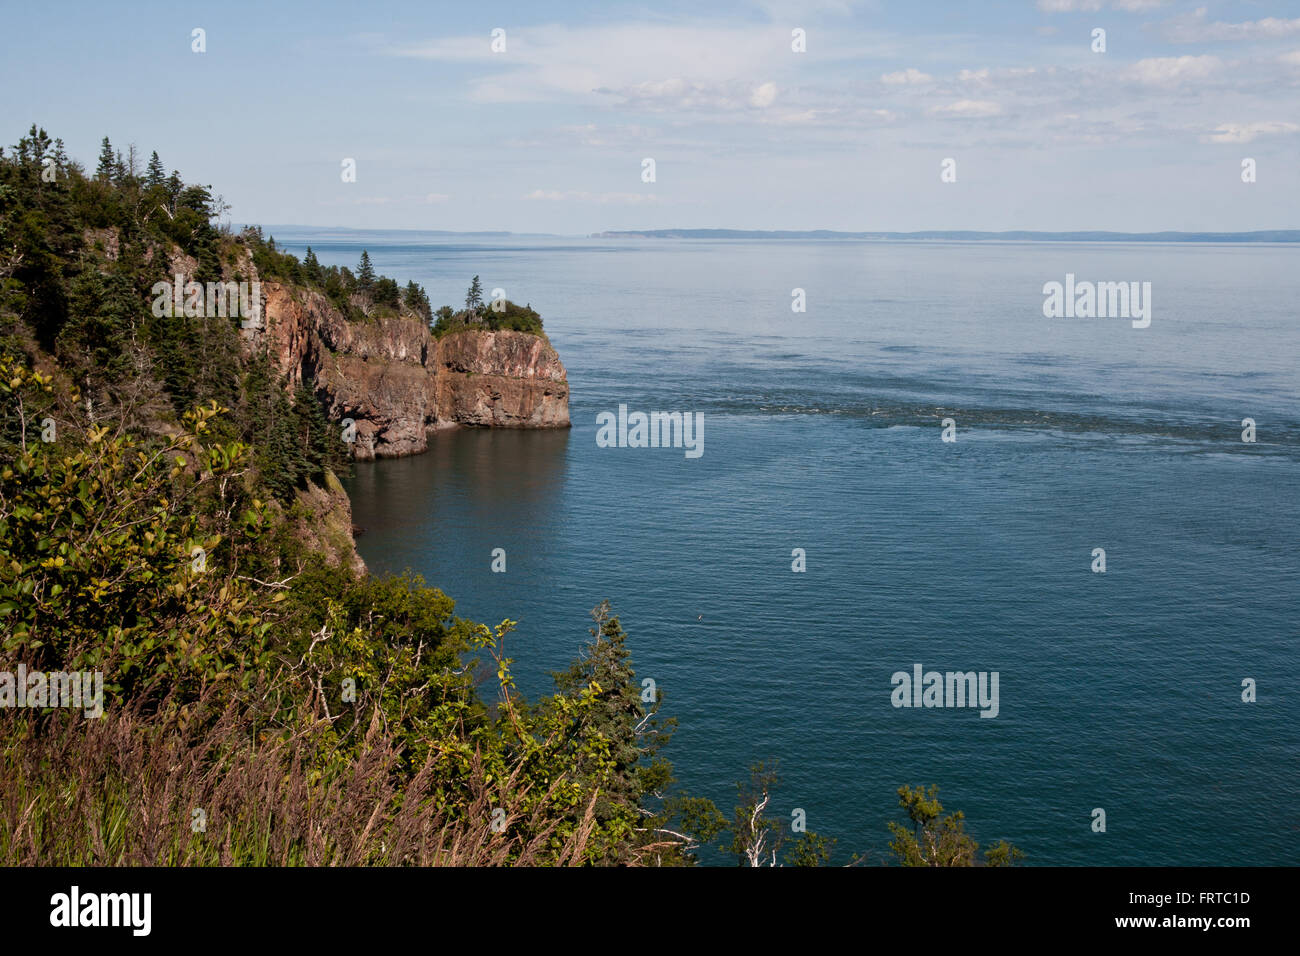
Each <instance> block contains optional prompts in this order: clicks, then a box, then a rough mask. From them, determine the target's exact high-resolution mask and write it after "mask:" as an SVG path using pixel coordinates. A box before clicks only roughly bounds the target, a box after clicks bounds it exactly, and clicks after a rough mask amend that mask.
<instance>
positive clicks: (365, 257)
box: [357, 249, 375, 292]
mask: <svg viewBox="0 0 1300 956" xmlns="http://www.w3.org/2000/svg"><path fill="white" fill-rule="evenodd" d="M374 284H375V268H374V266H372V265H371V264H370V253H368V252H367V251H366V250H364V249H362V250H361V261H360V262H359V263H357V288H359V289H361V290H362V291H363V292H364V291H369V289H370V287H371V286H373V285H374Z"/></svg>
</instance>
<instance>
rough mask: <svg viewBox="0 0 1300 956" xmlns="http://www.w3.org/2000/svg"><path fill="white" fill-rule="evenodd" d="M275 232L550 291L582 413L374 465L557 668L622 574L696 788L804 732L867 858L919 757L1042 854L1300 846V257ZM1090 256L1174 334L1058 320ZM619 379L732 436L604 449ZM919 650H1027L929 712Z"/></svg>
mask: <svg viewBox="0 0 1300 956" xmlns="http://www.w3.org/2000/svg"><path fill="white" fill-rule="evenodd" d="M273 232H275V233H276V239H277V242H279V243H280V244H281V245H282V246H284V247H286V248H289V249H290V250H291V251H294V252H296V253H299V254H301V252H302V251H303V250H304V248H305V246H306V244H307V243H308V242H310V244H311V245H312V247H313V249H315V251H316V252H317V254H318V255H319V257H320V258H321V260H322V261H323V262H326V263H331V262H338V263H340V264H346V265H349V266H354V265H355V263H356V260H357V258H358V257H359V255H360V250H361V249H362V248H363V247H364V248H366V249H368V251H369V252H370V255H371V257H372V259H373V260H374V263H375V266H376V268H377V269H378V270H379V271H381V272H383V273H386V274H389V275H392V276H394V277H395V278H397V279H399V280H400V281H402V282H403V283H404V282H405V281H406V280H408V279H415V280H416V281H418V282H420V283H421V284H423V285H424V286H425V288H426V289H427V290H428V292H429V295H430V299H431V300H432V302H433V304H434V305H435V307H436V306H437V305H440V304H442V303H444V302H445V303H449V304H455V303H457V302H459V301H461V300H462V299H463V296H464V289H465V287H466V286H467V285H468V284H469V279H470V277H471V276H472V275H475V274H478V275H480V276H481V279H482V282H483V285H484V288H485V289H487V290H491V289H493V288H494V287H501V288H504V289H505V290H506V294H507V295H508V296H509V297H510V298H511V299H513V300H516V301H521V302H529V303H531V304H532V305H533V306H534V307H535V308H536V309H538V310H539V311H540V312H541V314H542V315H543V317H544V319H545V323H546V328H547V332H548V334H549V336H550V338H551V340H552V342H553V344H554V345H555V346H556V348H557V349H558V350H559V353H560V356H561V358H562V359H563V361H564V363H565V365H566V366H567V368H568V371H569V383H570V386H571V392H572V396H571V406H570V407H571V413H572V419H573V428H572V429H571V430H568V431H559V432H505V431H483V430H466V431H458V432H451V433H445V434H439V435H437V436H436V437H434V438H433V439H432V440H431V442H430V450H429V453H428V454H427V455H424V456H420V457H416V458H410V459H404V460H396V461H382V462H377V463H374V464H363V465H359V466H358V467H357V468H356V474H355V476H354V477H353V478H352V479H350V480H349V481H348V482H347V485H348V489H349V492H350V493H351V496H352V502H353V509H354V514H355V521H356V523H357V524H358V525H360V526H361V527H362V528H364V533H363V534H362V536H361V537H360V538H359V540H358V546H359V548H360V551H361V553H362V555H363V557H364V558H365V560H366V561H367V563H368V564H369V566H370V568H371V569H372V570H373V571H377V572H384V571H401V570H403V569H405V568H411V569H414V570H416V571H419V572H420V573H422V574H423V575H424V576H425V578H426V579H427V581H428V582H429V583H431V584H434V585H437V586H438V587H440V588H442V589H443V590H445V591H446V592H447V593H448V594H450V595H451V596H452V597H453V598H455V599H456V601H457V613H459V614H461V615H462V616H466V617H469V618H472V619H475V620H480V621H484V622H486V623H489V624H494V623H496V622H498V621H500V620H501V619H502V618H505V617H510V618H512V619H514V620H517V621H519V622H520V624H519V629H518V630H517V632H516V633H515V634H514V635H513V636H512V638H511V640H510V643H509V651H510V653H511V655H512V656H513V657H515V658H516V661H517V663H516V671H517V675H518V678H519V683H520V686H521V688H522V689H523V690H524V691H525V692H527V693H530V694H538V693H542V692H545V691H547V690H548V689H549V688H550V682H549V674H550V672H551V671H554V670H558V669H561V668H563V667H564V666H566V665H567V664H568V662H569V661H570V660H571V659H572V658H573V657H574V656H575V654H576V653H577V652H578V651H579V649H580V648H581V646H582V644H583V642H584V641H585V639H586V637H587V633H586V628H587V626H588V625H589V624H590V620H589V618H588V616H587V612H588V610H589V609H590V608H591V607H592V606H593V605H595V604H596V603H597V602H598V601H599V600H600V599H602V598H605V597H608V598H609V599H610V600H611V601H612V603H613V606H614V609H615V611H616V612H617V613H618V614H619V615H620V617H621V618H622V621H623V624H624V626H625V627H626V628H627V630H628V632H629V634H630V640H629V645H630V647H631V650H632V653H633V657H634V661H635V664H636V667H637V671H638V675H639V676H641V677H650V678H653V679H654V680H655V682H656V684H657V686H658V688H659V689H660V690H661V691H662V692H663V694H664V698H665V704H664V711H663V712H664V713H665V714H667V715H672V716H676V717H677V718H678V719H679V721H680V725H679V728H678V731H677V734H676V736H675V738H674V740H673V743H672V744H671V746H670V747H669V749H668V752H667V756H668V757H669V758H670V759H672V761H673V762H674V764H675V767H676V770H677V776H678V778H679V780H680V781H681V783H682V785H683V786H684V787H685V788H686V789H688V790H689V791H691V792H694V793H700V794H703V795H707V796H710V797H712V798H713V799H714V800H715V801H717V802H718V803H719V805H720V806H721V807H723V808H724V811H726V812H729V810H730V807H731V805H732V804H733V802H734V798H735V782H736V781H737V780H739V779H741V778H743V777H745V776H746V775H747V768H748V767H749V766H750V765H751V764H752V763H754V762H756V761H758V760H776V761H778V762H779V767H780V772H781V777H782V785H781V788H780V790H779V791H778V792H777V794H776V797H775V800H774V809H775V810H776V811H777V812H779V813H780V814H782V815H788V814H790V813H791V812H792V811H793V810H794V809H795V808H799V809H803V810H804V811H805V812H806V814H807V821H808V827H809V828H810V829H812V830H815V831H817V832H819V833H823V834H825V835H828V836H833V837H835V838H837V840H838V843H837V847H836V859H837V861H846V860H847V858H848V856H849V854H850V853H853V852H856V853H863V854H866V855H867V857H868V859H870V860H871V861H873V862H876V861H881V860H883V859H885V858H887V856H888V851H887V842H888V833H887V832H886V829H885V822H886V821H887V820H890V819H897V820H901V819H902V816H901V811H899V810H898V809H897V796H896V792H895V791H896V790H897V788H898V787H899V786H900V785H902V784H918V783H925V784H930V783H935V784H938V785H939V786H940V788H941V794H940V798H941V800H942V801H943V803H944V805H945V807H946V808H947V809H950V810H951V809H960V810H963V811H964V812H965V814H966V818H967V827H968V829H969V831H970V832H971V833H972V834H973V835H974V836H975V837H976V838H977V839H979V840H981V841H988V842H992V841H996V840H998V839H1001V838H1006V839H1009V840H1011V841H1012V842H1013V843H1015V844H1017V845H1018V846H1019V847H1021V848H1022V849H1023V850H1025V852H1026V853H1027V854H1028V859H1027V861H1026V862H1027V863H1030V864H1035V865H1053V864H1083V865H1109V864H1136V865H1166V864H1188V865H1190V864H1246V865H1250V864H1265V863H1269V864H1290V863H1295V862H1296V860H1297V857H1298V856H1300V853H1298V852H1297V851H1298V850H1300V778H1298V776H1297V770H1298V769H1300V720H1298V718H1300V704H1298V703H1297V668H1296V663H1297V658H1298V655H1297V646H1298V642H1300V559H1297V556H1296V540H1297V531H1300V375H1298V374H1297V361H1298V359H1300V317H1298V316H1297V308H1296V303H1297V302H1298V301H1300V249H1296V248H1294V247H1285V246H1227V245H1224V246H1214V245H1151V244H1146V243H1143V244H1140V245H1136V244H1135V245H1127V244H1087V243H1081V244H1070V243H1060V244H1048V243H987V242H986V243H942V242H926V243H920V242H914V243H883V242H835V241H830V242H807V241H806V242H772V241H748V242H746V241H728V242H713V241H708V242H703V241H697V242H691V241H650V240H645V241H641V240H587V239H571V240H570V239H542V238H535V239H529V238H515V237H508V238H506V237H501V238H485V239H481V240H474V241H466V240H464V239H461V238H449V237H445V236H444V237H437V236H413V235H412V234H409V233H397V232H394V233H367V234H353V235H346V234H338V233H329V234H326V233H323V232H317V231H310V230H301V229H299V230H278V231H276V230H273ZM1066 273H1073V274H1075V275H1076V276H1077V278H1078V279H1079V280H1093V281H1146V282H1150V283H1151V284H1152V321H1151V325H1150V327H1149V328H1145V329H1134V328H1132V326H1131V324H1130V322H1129V320H1127V319H1123V318H1110V319H1082V318H1075V319H1048V318H1045V317H1044V316H1043V311H1042V305H1043V299H1044V296H1043V293H1042V288H1043V284H1044V283H1045V282H1050V281H1064V279H1065V275H1066ZM794 288H802V289H804V290H805V293H806V298H807V311H806V312H805V313H802V314H800V313H794V312H792V311H791V301H792V299H791V290H792V289H794ZM620 404H625V405H627V406H628V408H629V409H630V410H632V411H645V412H650V411H666V412H672V411H681V412H691V413H695V412H699V413H702V414H703V420H704V445H703V447H704V454H703V455H702V456H701V457H699V458H698V459H688V458H686V457H685V455H684V453H683V450H682V449H672V448H661V449H640V448H600V447H597V443H596V431H597V429H596V418H597V415H598V414H599V413H601V412H605V411H610V412H614V411H616V410H617V408H618V406H619V405H620ZM945 417H950V418H952V419H954V420H955V422H956V427H957V440H956V441H955V442H952V443H945V442H943V441H942V440H941V432H942V426H941V420H942V419H943V418H945ZM1248 417H1249V418H1253V419H1254V420H1255V422H1256V423H1257V434H1258V441H1257V442H1256V443H1254V444H1246V443H1243V442H1242V441H1241V432H1242V424H1241V422H1242V419H1243V418H1248ZM494 548H504V549H505V550H506V553H507V567H508V570H507V572H506V573H505V574H494V573H492V572H491V570H490V562H491V552H492V550H493V549H494ZM795 548H802V549H804V550H805V552H806V562H807V570H806V572H804V573H794V572H792V570H791V564H792V560H793V559H792V550H793V549H795ZM1094 548H1104V549H1105V552H1106V562H1107V569H1106V572H1105V573H1104V574H1097V573H1093V572H1092V571H1091V565H1092V561H1093V558H1092V552H1093V549H1094ZM918 663H919V664H921V665H922V666H923V667H924V669H925V670H927V671H928V670H936V671H941V672H947V671H970V670H974V671H985V672H993V671H996V672H998V675H999V712H998V714H997V716H996V717H995V718H992V719H988V718H981V717H980V716H979V710H978V709H976V708H896V707H895V706H893V702H892V699H891V692H892V691H893V685H892V683H891V676H892V675H893V674H894V673H895V672H897V671H906V672H908V673H910V672H911V671H912V669H913V666H914V665H915V664H918ZM1247 678H1250V679H1253V680H1254V681H1255V682H1256V683H1257V693H1258V700H1257V701H1256V702H1254V703H1246V702H1243V700H1242V681H1243V680H1245V679H1247ZM1095 808H1101V809H1103V810H1104V811H1105V813H1106V831H1105V832H1104V833H1097V832H1093V830H1092V827H1091V824H1092V820H1093V811H1094V809H1095ZM709 862H716V863H719V864H728V863H731V862H732V859H731V858H729V857H726V856H724V855H723V854H721V853H718V854H717V855H716V858H711V859H710V860H709Z"/></svg>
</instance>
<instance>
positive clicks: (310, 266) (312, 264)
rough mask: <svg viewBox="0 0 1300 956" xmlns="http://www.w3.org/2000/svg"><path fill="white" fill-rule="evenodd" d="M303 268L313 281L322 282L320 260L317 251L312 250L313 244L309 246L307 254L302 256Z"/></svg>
mask: <svg viewBox="0 0 1300 956" xmlns="http://www.w3.org/2000/svg"><path fill="white" fill-rule="evenodd" d="M302 269H303V273H304V274H305V275H306V276H307V278H309V279H310V280H311V281H312V282H320V280H321V273H320V260H319V259H317V258H316V253H314V252H312V249H311V246H308V247H307V254H306V255H305V256H303V257H302Z"/></svg>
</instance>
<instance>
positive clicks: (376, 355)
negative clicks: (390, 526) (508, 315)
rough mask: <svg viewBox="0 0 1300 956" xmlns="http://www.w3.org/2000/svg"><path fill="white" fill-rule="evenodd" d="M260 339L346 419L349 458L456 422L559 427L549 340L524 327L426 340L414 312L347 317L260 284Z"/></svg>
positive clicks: (416, 449)
mask: <svg viewBox="0 0 1300 956" xmlns="http://www.w3.org/2000/svg"><path fill="white" fill-rule="evenodd" d="M261 291H262V299H263V312H262V314H263V317H264V323H263V328H261V329H258V330H247V331H246V333H245V334H246V335H247V336H248V338H249V340H250V344H252V345H254V346H257V345H260V344H262V343H265V344H266V346H267V347H268V349H269V350H270V354H271V356H272V360H273V361H274V362H275V364H276V365H277V367H278V368H279V370H280V372H281V373H282V374H286V375H288V376H289V377H290V379H291V381H292V383H293V384H295V385H296V384H297V383H298V382H301V381H306V382H311V381H313V380H314V381H315V383H316V387H317V390H318V391H319V392H320V393H323V395H324V396H325V397H327V399H328V401H329V403H330V409H329V411H330V417H331V418H332V419H335V420H340V421H341V420H344V419H352V420H353V422H355V425H356V429H355V441H354V443H353V446H352V447H353V454H354V455H355V457H356V458H357V459H358V460H361V461H368V460H371V459H374V458H396V457H400V456H402V455H415V454H419V453H421V452H423V451H425V450H426V448H427V439H428V433H429V432H430V431H432V430H434V429H438V428H448V427H454V426H457V425H480V426H495V427H506V428H564V427H568V425H569V386H568V381H567V374H566V372H565V370H564V366H563V365H562V364H561V363H560V357H559V356H558V355H557V354H556V352H555V349H553V348H552V347H551V345H550V343H549V342H547V341H546V339H545V338H543V337H541V336H536V335H531V334H528V333H526V332H491V331H486V330H482V331H477V330H475V331H464V332H456V333H453V334H451V335H447V336H445V337H443V338H442V339H435V338H434V337H433V335H432V334H431V333H430V331H429V329H428V327H427V326H426V325H425V324H424V323H423V322H422V321H420V320H419V319H416V318H405V317H403V318H376V319H372V320H370V321H367V322H348V321H346V320H345V319H344V318H343V316H342V315H340V314H339V312H338V310H337V309H335V308H334V307H333V306H332V305H331V303H330V302H329V301H328V300H327V299H326V298H325V297H324V296H322V295H320V294H319V293H317V292H315V291H313V290H310V289H303V288H298V287H295V286H288V285H284V284H281V283H278V282H263V283H261Z"/></svg>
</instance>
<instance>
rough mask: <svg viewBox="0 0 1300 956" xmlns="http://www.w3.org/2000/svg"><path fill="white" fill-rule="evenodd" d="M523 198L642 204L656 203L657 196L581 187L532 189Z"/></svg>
mask: <svg viewBox="0 0 1300 956" xmlns="http://www.w3.org/2000/svg"><path fill="white" fill-rule="evenodd" d="M524 198H525V199H539V200H544V201H546V202H594V203H601V204H603V205H608V204H610V203H617V204H621V205H631V206H636V205H642V204H646V203H657V202H659V197H658V196H656V195H655V194H654V193H590V192H586V191H585V190H581V189H564V190H560V189H534V190H533V191H532V192H530V193H529V194H528V195H526V196H524Z"/></svg>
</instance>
